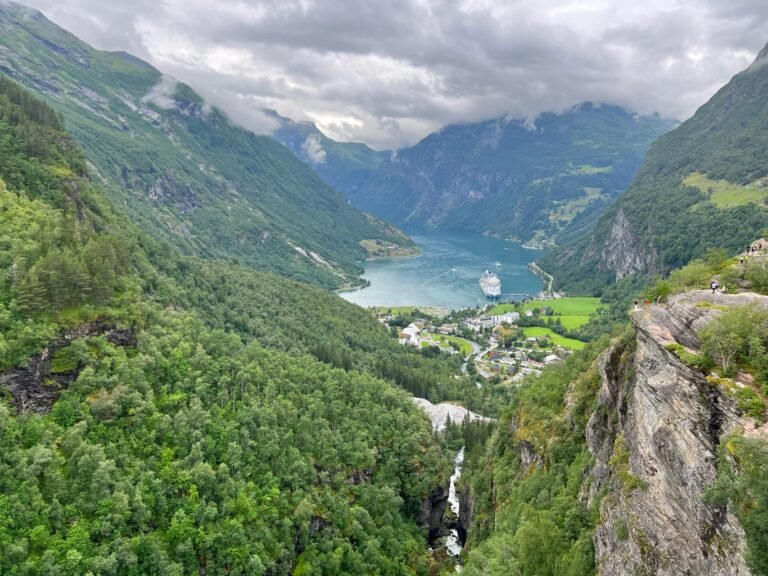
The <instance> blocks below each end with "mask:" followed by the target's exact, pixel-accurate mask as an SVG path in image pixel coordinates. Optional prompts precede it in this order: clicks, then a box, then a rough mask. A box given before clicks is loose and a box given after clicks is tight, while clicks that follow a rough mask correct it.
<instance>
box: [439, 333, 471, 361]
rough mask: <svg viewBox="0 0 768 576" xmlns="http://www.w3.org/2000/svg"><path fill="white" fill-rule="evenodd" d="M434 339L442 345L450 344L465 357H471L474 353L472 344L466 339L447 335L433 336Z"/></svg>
mask: <svg viewBox="0 0 768 576" xmlns="http://www.w3.org/2000/svg"><path fill="white" fill-rule="evenodd" d="M432 338H433V339H435V340H437V341H438V342H440V343H441V344H444V343H446V342H447V343H448V344H449V345H452V346H454V347H455V348H456V349H457V350H458V351H459V352H461V355H462V356H464V357H467V356H469V355H470V354H471V353H472V344H471V343H470V342H469V341H468V340H465V339H464V338H459V337H458V336H451V335H446V334H433V335H432Z"/></svg>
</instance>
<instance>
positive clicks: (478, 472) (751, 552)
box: [463, 291, 768, 576]
mask: <svg viewBox="0 0 768 576" xmlns="http://www.w3.org/2000/svg"><path fill="white" fill-rule="evenodd" d="M726 318H727V319H726ZM734 318H738V319H739V324H738V329H737V330H735V331H734V330H732V329H731V328H728V329H726V330H725V331H724V332H722V333H720V330H721V327H723V326H726V325H727V326H731V324H730V323H731V321H732V319H734ZM766 318H768V297H766V296H762V295H758V294H754V293H741V294H733V295H725V294H719V293H718V294H712V293H710V292H709V291H694V292H689V293H684V294H678V295H675V296H673V297H671V298H670V299H669V301H668V302H665V303H662V304H658V305H651V306H648V307H645V308H643V309H640V310H636V311H634V312H633V314H632V320H633V325H632V327H631V328H628V329H627V330H626V331H625V332H624V333H623V334H622V335H621V336H619V337H617V338H615V339H614V340H613V341H612V342H610V344H607V345H606V342H605V341H603V342H599V343H595V344H592V345H590V346H589V347H588V348H587V349H585V351H583V352H580V353H578V354H576V355H575V356H574V357H572V358H570V359H569V360H568V361H567V362H566V364H565V365H564V366H563V367H561V368H558V369H554V370H549V371H547V372H545V373H544V375H543V376H542V377H541V378H540V379H532V380H531V381H528V382H525V383H524V385H523V386H521V387H520V390H519V391H518V392H517V393H516V394H515V396H514V400H513V404H512V406H511V409H510V410H509V412H508V413H507V414H506V415H504V416H503V417H502V419H501V421H500V424H499V426H498V427H497V429H496V432H495V434H494V437H493V438H492V439H491V442H490V445H489V446H488V448H487V450H486V452H485V456H484V457H481V458H479V459H478V460H477V461H476V462H474V463H470V464H468V466H470V467H471V469H472V471H471V472H470V473H469V476H470V477H471V478H472V481H471V484H470V485H469V486H465V488H464V490H465V496H464V498H463V500H464V501H466V502H467V503H468V504H469V503H472V504H471V505H468V506H467V508H468V509H469V511H470V512H471V513H473V517H472V518H471V519H470V518H464V519H463V523H464V524H467V523H469V524H471V527H470V531H469V534H470V549H469V554H468V558H467V563H466V565H465V569H464V573H466V574H469V575H472V576H474V575H476V574H478V575H479V574H484V575H486V576H488V575H496V574H498V575H506V574H537V575H539V576H546V575H562V574H568V575H574V576H575V575H585V576H586V575H590V574H595V573H597V574H605V575H609V574H610V575H611V576H613V575H618V576H623V575H627V576H629V575H637V574H657V575H673V574H708V575H722V576H725V575H748V574H755V575H757V574H766V573H768V572H767V571H766V570H767V569H768V552H767V550H768V548H766V544H767V543H768V541H767V540H766V535H765V530H764V526H763V525H762V524H761V522H762V521H763V519H764V518H765V515H766V514H768V498H767V497H766V492H765V488H766V486H767V485H768V477H766V473H765V471H764V470H763V467H764V466H765V464H766V463H768V428H766V426H765V424H764V422H765V418H766V403H765V395H766V392H768V387H767V386H766V383H767V382H768V380H767V379H766V375H765V372H763V371H762V369H760V375H759V376H758V377H754V376H751V375H750V374H749V373H748V372H747V371H746V370H752V369H756V368H757V366H758V365H760V366H765V365H766V364H765V363H764V362H763V361H762V360H761V361H759V362H758V361H757V358H756V356H755V354H757V351H759V350H763V351H764V350H765V349H766V343H767V342H768V331H766V323H765V321H766ZM711 334H720V335H721V336H727V338H728V339H730V340H734V341H738V342H740V344H739V348H738V356H733V357H732V358H731V360H733V359H734V358H736V357H738V358H739V365H738V366H735V365H733V366H732V368H729V369H728V370H725V371H726V372H729V371H732V372H731V375H732V378H729V377H724V376H723V375H722V374H723V369H721V368H717V372H718V374H715V373H714V372H713V365H714V362H713V360H717V362H718V363H720V362H721V361H722V360H723V357H722V356H721V354H720V352H718V348H717V347H714V348H713V347H711V336H710V335H711ZM750 335H751V336H750ZM718 337H719V336H718ZM750 337H751V338H752V340H751V341H752V344H751V348H750V345H749V344H747V341H748V340H749V338H750ZM601 350H602V351H601ZM709 354H712V355H713V356H714V358H712V357H710V356H709ZM745 368H746V370H745ZM757 390H760V392H758V391H757ZM470 520H471V522H470Z"/></svg>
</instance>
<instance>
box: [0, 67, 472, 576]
mask: <svg viewBox="0 0 768 576" xmlns="http://www.w3.org/2000/svg"><path fill="white" fill-rule="evenodd" d="M0 110H1V112H0V114H1V116H0V117H1V118H2V120H1V121H0V143H1V144H0V146H1V149H0V158H2V164H1V165H0V180H2V182H3V184H1V185H0V263H2V266H0V269H1V270H2V272H0V383H2V394H1V399H0V435H2V445H3V450H2V453H1V454H0V572H1V573H2V574H51V573H56V574H72V575H74V574H84V573H94V574H152V573H154V574H189V573H202V572H204V573H206V574H283V573H291V572H292V573H293V574H343V573H346V574H362V573H378V574H392V575H395V574H409V573H411V574H427V573H428V572H429V571H430V570H435V569H437V568H438V567H436V566H435V565H434V562H435V561H434V559H432V557H431V556H430V555H429V554H428V553H427V550H426V541H425V539H424V534H423V533H422V531H421V530H420V528H419V522H420V516H421V514H422V506H423V504H424V502H425V501H426V500H427V499H428V497H429V496H430V494H431V493H432V492H433V490H434V489H435V488H436V487H437V486H439V485H442V484H444V483H445V482H446V481H447V476H448V474H449V473H450V465H449V461H448V459H447V458H446V457H445V455H444V454H443V452H442V451H441V449H440V447H439V445H438V444H437V443H436V442H435V441H434V439H433V437H432V434H431V431H430V426H429V423H428V421H427V419H426V418H425V417H424V416H423V415H421V414H420V413H419V412H418V410H417V409H416V408H415V407H414V406H413V404H412V403H411V402H410V400H409V399H408V396H407V394H406V393H405V392H403V391H402V390H400V389H398V387H396V386H394V384H395V383H399V384H400V385H401V386H404V387H408V388H410V389H412V390H413V391H416V392H419V393H424V394H425V395H427V396H430V397H432V398H433V399H440V398H443V397H450V396H451V395H452V394H460V393H462V392H461V389H462V387H463V386H466V387H469V386H470V384H469V383H467V382H463V381H460V380H455V379H454V378H452V377H451V376H452V375H453V372H454V371H455V369H456V366H455V364H454V361H452V360H450V359H448V358H442V357H431V358H427V357H425V356H423V355H421V354H419V353H418V352H415V351H409V350H406V349H405V348H402V347H398V346H397V345H396V344H393V343H392V342H391V340H390V338H389V336H388V334H387V332H386V331H385V330H384V329H383V328H382V327H381V326H380V325H379V324H378V323H377V322H376V321H375V320H374V319H373V318H372V317H370V316H369V315H367V314H366V313H365V312H364V311H363V310H360V309H358V308H357V307H355V306H353V305H350V304H348V303H345V302H344V301H342V300H341V299H340V298H338V297H337V296H335V295H332V294H328V293H326V292H324V291H323V290H321V289H318V288H312V287H310V286H306V285H302V284H299V283H297V282H292V281H290V280H285V279H282V278H280V277H278V276H274V275H271V274H264V273H258V272H254V271H250V270H247V269H244V268H240V267H238V266H236V265H232V264H225V263H220V264H216V263H207V262H203V261H200V260H197V259H195V258H192V257H182V256H180V255H179V254H178V253H176V251H175V249H173V248H170V247H168V246H167V245H164V244H162V243H158V242H156V241H154V240H152V239H150V238H148V237H146V236H145V235H143V234H142V233H140V232H138V231H137V230H136V229H135V228H134V227H133V226H132V225H130V224H129V223H127V221H126V220H125V219H124V218H123V217H122V216H120V215H119V214H117V213H116V212H115V211H114V210H113V209H112V208H111V207H110V204H109V203H108V201H107V200H106V199H105V197H104V195H103V194H102V192H101V191H100V189H99V188H98V186H95V185H94V184H93V183H91V182H90V177H89V175H88V172H87V170H86V168H85V163H84V158H83V155H82V153H81V152H80V151H79V149H78V147H77V146H76V145H75V144H74V142H73V140H72V138H71V137H69V136H68V135H67V134H66V132H64V131H63V129H62V121H61V118H60V117H59V116H58V115H57V114H56V113H54V112H53V111H52V110H51V109H50V108H48V107H47V106H46V105H45V104H43V103H41V102H40V101H39V100H37V99H35V98H32V97H30V95H29V94H28V93H26V92H24V91H23V90H21V89H20V88H18V87H17V86H15V85H14V84H13V83H11V82H9V81H7V80H3V81H0ZM238 303H239V304H238ZM330 332H332V334H333V335H332V336H331V335H330V334H329V333H330ZM472 387H473V388H474V386H472Z"/></svg>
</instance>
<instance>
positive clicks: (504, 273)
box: [341, 230, 542, 308]
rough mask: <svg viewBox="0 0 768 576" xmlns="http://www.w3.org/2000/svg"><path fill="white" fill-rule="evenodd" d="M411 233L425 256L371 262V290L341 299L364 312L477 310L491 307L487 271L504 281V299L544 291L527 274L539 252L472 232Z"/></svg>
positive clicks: (368, 275)
mask: <svg viewBox="0 0 768 576" xmlns="http://www.w3.org/2000/svg"><path fill="white" fill-rule="evenodd" d="M408 233H409V234H410V236H411V238H413V241H414V242H416V244H417V245H418V246H419V247H420V248H421V250H422V253H421V255H419V256H416V257H414V258H404V259H395V260H374V261H370V262H367V263H366V265H365V274H363V278H364V279H366V280H369V281H370V286H368V287H366V288H361V289H358V290H353V291H349V292H344V293H342V294H341V296H342V297H343V298H345V299H346V300H349V301H350V302H354V303H355V304H359V305H360V306H365V307H368V306H411V305H413V306H438V307H445V308H468V307H474V306H477V305H484V304H486V303H487V302H488V300H487V299H486V298H485V296H484V295H483V293H482V292H481V291H480V285H479V284H478V281H479V279H480V274H482V273H483V271H484V270H492V271H494V272H496V273H497V274H498V275H499V279H500V280H501V287H502V292H503V293H504V294H511V293H517V294H529V295H535V294H536V293H537V292H538V291H539V290H541V289H542V282H541V280H539V279H538V278H537V277H536V275H535V274H534V273H533V272H531V271H530V270H529V269H528V263H529V262H532V261H533V260H535V259H536V258H538V257H540V256H541V252H540V251H538V250H527V249H525V248H523V247H521V246H520V245H518V244H513V243H511V242H506V241H504V240H499V239H497V238H489V237H487V236H481V235H479V234H472V233H469V232H454V231H447V230H411V231H409V232H408ZM517 299H521V298H517Z"/></svg>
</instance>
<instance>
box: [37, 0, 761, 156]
mask: <svg viewBox="0 0 768 576" xmlns="http://www.w3.org/2000/svg"><path fill="white" fill-rule="evenodd" d="M28 3H29V4H30V5H33V6H36V7H38V8H41V9H42V10H43V11H44V12H45V13H46V14H47V15H48V16H49V17H50V18H52V19H53V20H54V21H56V22H57V23H59V24H61V25H62V26H64V27H66V28H68V29H70V30H71V31H73V32H74V33H75V34H78V35H80V36H81V37H82V38H83V39H84V40H86V41H88V42H91V43H93V44H95V45H96V46H97V47H100V48H106V49H113V50H114V49H126V50H129V51H131V52H134V53H136V55H138V56H140V57H143V58H146V59H148V60H149V61H150V62H151V63H152V64H154V65H155V66H157V67H158V68H160V69H161V70H163V71H164V72H166V73H168V74H172V75H173V76H175V77H177V78H179V79H180V80H182V81H184V82H187V83H189V84H190V85H191V86H192V87H193V88H195V89H196V90H198V91H199V92H202V93H204V95H206V97H210V98H211V100H212V101H213V102H214V103H216V104H217V105H220V106H222V107H223V108H225V109H226V110H228V111H229V107H232V108H233V109H236V111H235V112H234V113H232V116H233V117H234V116H237V115H238V114H242V115H243V116H244V117H245V118H246V121H248V122H252V123H253V124H254V125H257V126H261V127H262V128H264V127H266V125H265V122H264V119H263V118H261V117H259V116H258V114H257V113H256V112H254V110H259V109H261V108H272V109H275V110H277V111H278V112H279V113H280V114H282V115H284V116H288V117H291V118H295V119H309V120H313V121H314V122H316V123H317V125H318V126H319V127H320V128H321V130H323V131H324V132H326V133H327V134H328V135H329V136H331V137H334V138H338V139H343V140H361V141H364V142H366V143H368V144H370V145H372V146H374V147H377V148H393V147H398V146H403V145H407V144H412V143H413V142H415V141H416V140H418V139H420V138H422V137H423V136H425V135H426V134H427V133H428V132H430V131H433V130H435V129H438V128H439V127H440V126H443V125H445V124H448V123H455V122H473V121H479V120H483V119H488V118H492V117H502V116H505V115H509V116H512V117H516V118H517V117H525V118H528V119H529V123H530V121H531V119H533V118H535V117H536V115H537V114H539V113H541V112H542V111H549V110H554V111H560V110H565V109H567V108H569V107H571V106H573V105H574V104H577V103H579V102H582V101H586V100H590V101H595V102H606V103H611V104H618V105H621V106H625V107H627V108H629V109H632V110H635V111H637V112H639V113H643V114H647V113H652V112H659V113H661V114H662V115H664V116H668V117H676V118H680V119H683V118H685V117H687V116H689V115H690V114H692V113H693V111H695V109H696V108H697V107H698V106H700V105H701V104H703V103H704V102H705V101H706V100H707V99H708V98H709V97H710V96H711V95H712V94H713V93H714V92H715V91H716V90H717V88H719V87H720V86H721V85H722V84H724V83H725V82H727V81H728V80H729V79H730V77H731V76H733V75H734V74H735V73H737V72H738V71H740V70H742V69H744V68H746V67H747V66H749V65H750V63H751V62H752V60H753V59H754V57H755V54H757V52H758V51H759V50H760V49H761V48H762V47H763V45H764V44H765V42H766V41H768V2H764V1H763V0H730V1H729V2H723V1H722V0H645V1H644V2H642V3H640V4H632V3H628V2H624V1H623V0H539V1H537V2H535V3H533V2H528V1H525V0H504V1H502V0H498V1H493V0H382V1H380V2H359V1H358V0H322V1H321V0H281V1H280V2H274V1H271V0H217V1H216V2H210V0H151V1H150V0H133V1H126V2H112V3H105V2H102V1H101V0H28ZM266 124H268V123H266Z"/></svg>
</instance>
